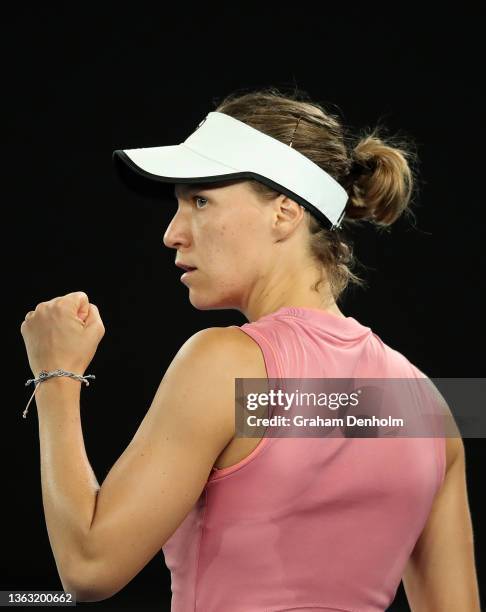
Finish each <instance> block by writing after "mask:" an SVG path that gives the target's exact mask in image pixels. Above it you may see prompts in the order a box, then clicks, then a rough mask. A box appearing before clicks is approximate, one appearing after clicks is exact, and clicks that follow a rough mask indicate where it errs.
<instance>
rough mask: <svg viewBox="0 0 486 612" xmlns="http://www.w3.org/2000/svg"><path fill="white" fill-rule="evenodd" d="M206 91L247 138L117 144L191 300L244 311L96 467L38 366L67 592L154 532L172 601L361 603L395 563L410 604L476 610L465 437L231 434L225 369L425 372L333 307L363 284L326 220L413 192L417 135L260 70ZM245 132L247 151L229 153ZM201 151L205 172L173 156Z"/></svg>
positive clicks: (146, 547)
mask: <svg viewBox="0 0 486 612" xmlns="http://www.w3.org/2000/svg"><path fill="white" fill-rule="evenodd" d="M215 113H221V114H223V115H224V116H225V117H224V118H223V117H222V116H219V117H216V118H215V117H214V116H213V119H214V120H216V119H218V120H219V119H221V120H222V121H226V122H227V123H226V124H225V125H227V126H230V129H233V128H234V129H235V130H236V131H235V134H236V133H238V135H239V134H240V132H237V130H239V129H240V128H241V129H243V130H244V129H245V128H244V127H242V124H244V125H246V126H250V127H251V128H253V132H251V133H250V131H248V135H249V138H250V140H249V141H248V142H246V141H245V135H246V132H245V134H244V135H243V136H242V138H241V140H240V141H238V142H235V141H232V140H231V138H230V137H229V136H228V139H227V141H226V140H224V138H223V136H224V134H223V133H222V132H220V133H217V126H216V124H215V123H214V124H211V125H212V127H211V129H214V130H215V131H214V132H213V133H211V134H212V135H213V136H214V138H215V139H216V140H217V139H218V138H220V140H218V146H219V149H218V150H215V152H214V156H213V157H211V155H212V153H211V151H209V149H208V150H206V153H207V155H204V154H202V153H201V150H200V149H199V150H198V148H197V147H198V145H199V144H201V143H203V140H204V134H206V135H208V134H210V132H208V131H207V130H206V132H204V130H203V129H202V128H201V125H202V124H203V123H204V121H203V122H201V124H200V125H199V126H198V128H199V131H198V130H196V132H195V133H194V134H193V135H192V136H191V138H192V140H189V139H188V140H187V141H186V143H185V145H184V146H185V147H186V148H185V149H182V148H181V146H182V145H179V146H178V147H177V151H175V148H176V147H172V148H171V147H161V148H158V149H159V150H157V151H156V150H155V149H154V150H153V151H151V150H149V149H139V150H132V151H133V154H132V156H131V157H130V156H129V155H128V153H130V152H125V154H126V155H123V154H121V153H120V152H118V155H117V158H118V162H119V164H120V165H119V169H120V171H122V168H125V170H127V172H126V173H125V174H124V175H122V176H123V178H124V180H126V181H127V184H128V183H130V181H131V185H132V186H135V187H136V188H137V189H152V188H154V187H157V188H161V187H163V183H165V184H166V185H171V187H172V188H173V189H174V195H175V197H176V198H177V202H178V208H177V211H176V214H175V215H174V217H173V219H172V221H171V223H170V224H169V226H168V228H167V230H166V232H165V235H164V244H165V245H166V246H167V247H168V248H171V249H174V251H175V264H176V265H178V266H180V267H182V268H186V269H190V270H191V271H188V272H186V273H185V274H184V275H183V277H182V279H181V280H182V282H183V283H184V284H185V285H186V286H187V288H188V292H189V300H190V302H191V304H192V305H193V306H194V307H195V308H197V309H200V310H209V309H223V308H224V309H228V308H229V309H236V310H239V311H240V312H242V313H243V314H244V315H245V317H246V318H247V319H248V323H246V324H244V325H242V326H240V327H238V326H231V327H228V328H210V329H205V330H202V331H200V332H198V333H196V334H195V335H194V336H192V337H191V338H189V340H188V341H187V342H186V343H185V344H184V345H183V346H182V348H181V349H180V351H179V352H178V354H177V355H176V357H175V358H174V360H173V362H172V363H171V364H170V367H169V368H168V370H167V372H166V373H165V375H164V377H163V379H162V381H161V383H160V386H159V388H158V390H157V393H156V395H155V397H154V400H153V402H152V405H151V406H150V409H149V410H148V412H147V414H146V416H145V418H144V419H143V421H142V423H141V425H140V427H139V429H138V431H137V432H136V434H135V436H134V438H133V439H132V441H131V443H130V444H129V446H128V448H127V449H126V450H125V452H124V453H123V454H122V456H121V457H120V458H119V459H118V461H117V462H116V463H115V465H114V466H113V468H112V469H111V471H110V472H109V474H108V476H107V477H106V479H105V480H104V482H103V483H102V486H101V487H100V485H98V483H97V482H96V478H95V477H94V475H93V473H92V470H91V468H90V466H89V463H88V460H87V458H86V455H85V452H84V445H83V442H82V435H81V433H80V424H79V420H78V419H73V418H72V415H71V418H65V417H64V416H63V411H62V410H57V411H56V410H54V409H51V406H52V404H53V403H56V402H57V403H59V402H64V403H65V404H69V402H71V403H73V402H74V400H73V399H72V394H73V393H76V392H78V393H79V390H78V388H79V386H80V385H78V381H75V380H73V379H69V378H55V379H51V380H49V381H45V382H44V383H42V384H41V385H39V389H38V392H37V394H36V403H37V407H38V414H39V423H40V432H41V434H40V438H41V457H42V460H43V471H42V479H43V480H42V486H43V498H44V506H45V511H46V521H47V525H48V529H49V535H50V539H51V545H52V547H53V551H54V554H55V557H56V562H57V565H58V569H59V573H60V577H61V580H62V583H63V586H64V587H65V589H70V590H74V591H76V593H77V596H78V599H79V600H82V601H96V600H100V599H105V598H108V597H110V596H112V595H113V594H115V593H116V592H118V591H119V590H120V589H122V588H123V586H125V585H126V584H127V583H128V582H129V581H130V580H131V579H132V578H133V577H134V576H135V575H136V574H137V573H138V572H139V571H140V570H141V569H142V568H143V567H144V566H145V565H146V564H147V562H148V561H149V560H150V559H151V558H152V557H153V556H154V555H155V554H156V552H157V551H158V550H159V549H160V548H161V547H162V549H163V551H164V555H165V559H166V563H167V565H168V567H169V568H170V570H171V574H172V594H173V596H172V610H174V611H177V612H187V611H189V610H191V611H192V610H198V611H199V610H201V611H203V612H223V611H224V612H260V611H261V612H263V611H265V612H277V611H279V612H280V611H282V612H283V611H284V610H300V611H301V612H303V611H305V610H327V611H332V610H339V611H341V612H346V611H354V612H356V611H358V610H359V611H360V612H362V611H363V612H365V611H366V612H368V611H370V612H371V611H373V612H377V611H383V610H385V609H386V608H387V607H388V606H389V605H390V603H391V602H392V601H393V598H394V596H395V593H396V590H397V588H398V586H399V583H400V580H401V579H402V578H403V582H404V586H405V590H406V593H407V597H408V600H409V603H410V606H411V608H412V609H414V610H415V609H416V610H422V609H424V610H425V609H426V610H434V611H436V610H437V611H439V610H440V611H441V612H445V611H447V610H451V611H452V610H454V611H457V610H461V611H471V612H472V611H473V610H474V611H476V610H479V598H478V590H477V582H476V576H475V567H474V553H473V536H472V526H471V519H470V514H469V508H468V501H467V492H466V482H465V467H464V461H465V458H464V446H463V443H462V440H461V439H460V437H449V438H443V437H431V438H420V437H415V438H400V437H398V438H393V439H388V440H384V439H377V438H368V439H367V438H365V437H362V438H360V437H355V438H351V437H346V438H344V437H341V438H325V437H324V438H323V437H312V438H304V437H300V438H293V439H289V438H285V437H281V438H279V437H270V436H265V437H262V436H261V435H260V436H259V437H258V436H255V437H246V438H242V437H238V436H237V435H236V428H235V412H234V405H235V402H234V400H235V379H245V380H246V379H260V380H264V381H266V380H267V379H268V380H272V379H279V380H281V379H286V378H298V379H304V378H309V379H310V378H318V379H333V378H334V379H337V378H350V379H351V378H365V377H370V378H380V377H383V378H388V377H391V378H411V379H420V378H422V377H424V376H425V375H424V374H423V373H421V372H420V370H418V368H416V367H415V366H414V365H413V364H411V363H410V362H409V361H408V360H407V359H406V358H405V357H404V356H403V355H401V354H400V353H398V352H397V351H395V350H393V349H392V348H390V347H388V346H387V345H386V344H385V343H383V342H382V341H381V339H380V338H379V337H378V336H377V335H376V334H374V333H373V332H372V331H371V330H370V328H368V327H366V326H364V325H362V324H361V323H359V322H358V321H357V320H356V319H354V318H352V317H347V316H345V315H344V314H343V313H342V311H341V310H340V308H339V307H338V300H339V298H340V296H341V295H342V292H343V291H344V290H345V288H346V287H347V286H348V284H349V283H355V284H363V281H362V280H361V279H360V278H359V277H358V276H357V275H355V274H354V273H353V272H352V267H353V264H354V259H353V255H352V250H351V246H350V245H349V244H348V243H347V240H346V238H345V237H344V235H342V233H341V231H340V229H341V224H342V225H344V226H351V225H357V224H358V223H359V221H360V220H368V221H371V222H373V223H374V224H375V225H376V226H377V227H379V228H385V227H388V226H389V225H391V224H392V223H393V222H394V221H395V220H396V219H398V218H399V217H400V216H401V215H402V213H407V214H409V212H410V203H411V195H412V191H413V187H414V173H413V170H412V168H411V164H412V162H413V161H414V157H413V155H412V154H411V153H410V152H409V151H407V148H406V147H405V146H403V145H398V144H396V143H393V141H392V140H391V139H388V140H387V139H386V138H383V137H380V135H379V133H378V130H375V131H373V132H372V133H371V134H368V135H365V136H363V137H361V138H359V139H358V141H357V142H354V141H353V139H352V138H351V136H350V135H349V134H348V133H347V132H346V130H345V129H344V127H343V125H342V124H341V123H340V122H339V120H338V119H337V117H335V116H334V115H332V114H331V113H329V112H328V111H326V110H325V109H324V108H323V107H322V106H321V105H319V104H317V103H312V102H310V101H309V100H306V99H299V98H298V96H297V95H294V96H285V95H283V94H281V93H280V92H278V91H277V90H275V89H273V88H269V89H265V90H262V91H257V92H250V93H246V94H242V95H236V94H235V95H230V96H228V97H227V98H226V99H225V100H223V102H222V103H221V104H220V105H219V106H218V108H217V109H216V111H215ZM227 117H232V118H233V119H235V120H237V122H240V123H238V124H237V123H236V122H234V123H233V124H231V121H229V122H228V119H227ZM230 124H231V125H230ZM221 125H222V124H221ZM204 129H206V128H204ZM255 131H257V132H258V134H259V135H257V134H255ZM241 133H243V132H241ZM262 134H264V135H266V136H265V138H267V137H270V139H267V140H262V136H261V135H262ZM252 138H255V139H257V138H260V139H261V140H259V141H257V140H254V141H253V140H251V139H252ZM198 139H199V140H198ZM214 142H215V140H212V139H211V138H209V139H207V140H206V141H205V146H208V147H211V146H212V144H214ZM256 142H258V143H259V144H261V146H262V148H261V149H260V147H259V146H254V147H253V149H252V148H251V146H252V143H256ZM245 146H248V147H249V148H248V149H246V155H247V157H246V158H244V157H240V158H237V157H231V156H232V155H233V154H235V155H237V154H238V152H240V153H241V151H243V150H245ZM266 146H268V147H273V149H270V148H269V149H268V151H270V150H271V151H273V152H274V153H275V155H276V156H277V157H278V156H279V155H282V159H284V158H285V162H286V163H288V165H287V167H286V168H285V172H283V170H282V167H281V165H280V164H279V163H276V162H275V159H273V158H272V159H269V157H272V156H268V155H267V156H265V155H263V154H262V151H265V150H266V149H265V147H266ZM162 149H164V151H161V150H162ZM290 149H292V152H291V153H288V151H290ZM137 151H138V154H139V157H137V153H136V152H137ZM147 152H148V153H150V155H149V156H145V157H144V155H145V154H146V153H147ZM161 152H162V153H164V154H167V155H168V156H167V158H160V154H161ZM249 152H250V153H251V152H252V153H253V154H254V156H255V160H256V161H255V167H253V168H252V170H251V171H250V170H249V167H244V166H243V162H245V161H247V160H248V159H249V157H248V155H250V153H249ZM155 154H157V155H159V157H157V156H156V155H155ZM169 154H170V155H171V156H172V159H173V160H174V159H175V161H178V162H180V160H178V159H176V158H177V155H179V154H181V155H183V156H184V163H187V164H188V166H187V168H185V171H186V174H184V173H181V174H180V175H176V174H175V172H176V170H174V169H172V172H171V171H170V170H169V169H168V168H165V167H164V164H163V163H162V162H161V161H160V160H161V159H162V161H163V162H164V163H165V162H166V163H167V164H169V163H170V159H171V158H170V157H169ZM218 155H220V157H219V158H218ZM289 155H290V156H294V157H292V158H290V157H288V156H289ZM191 156H192V157H191ZM286 156H287V157H286ZM192 158H194V159H192ZM287 158H288V160H287ZM215 159H218V163H219V164H220V165H221V166H222V167H223V166H224V167H226V171H225V172H224V173H221V174H220V175H218V172H217V171H215V170H214V171H213V170H207V172H203V171H201V172H200V173H198V172H197V171H196V170H195V169H194V168H193V172H192V173H191V172H189V170H188V167H189V164H190V163H193V162H194V163H195V164H196V166H197V164H200V165H203V164H204V163H206V161H207V162H208V164H209V166H211V163H212V162H214V160H215ZM157 160H158V161H157ZM242 160H243V161H242ZM309 160H310V161H311V162H312V167H311V165H310V164H309ZM156 162H157V163H159V164H161V165H160V167H161V171H160V172H159V170H158V169H159V166H157V165H153V164H154V163H156ZM292 162H295V163H296V164H298V163H302V164H303V165H302V172H304V173H305V172H307V171H308V172H309V173H311V172H316V169H315V167H317V168H318V170H317V171H318V172H319V173H320V174H319V176H317V175H316V185H317V184H319V186H318V187H316V192H315V193H316V194H318V193H321V194H324V195H326V197H327V196H328V195H329V194H331V193H332V194H334V195H333V196H332V197H331V198H330V199H329V201H327V200H325V198H324V199H323V200H319V198H318V197H317V196H316V197H315V198H314V199H313V194H311V193H310V192H311V188H310V187H309V190H306V189H307V184H306V183H305V182H304V183H303V182H299V181H301V177H302V174H301V173H300V171H299V172H294V174H295V176H294V175H293V174H292V173H293V171H294V169H295V167H294V165H293V163H292ZM248 163H249V162H248ZM151 164H152V165H151ZM238 164H239V165H238ZM305 164H307V166H305ZM196 166H195V167H196ZM174 168H176V164H175V165H174ZM255 168H257V170H258V169H259V168H261V169H262V170H261V173H259V172H258V171H256V170H255ZM134 170H135V172H133V171H134ZM273 171H274V172H275V173H276V174H275V175H272V172H273ZM279 172H280V174H279ZM284 174H287V175H288V176H284ZM201 176H202V177H203V178H205V179H209V180H204V181H202V183H203V184H200V183H201V181H200V180H197V179H198V177H201ZM221 176H223V178H225V180H220V179H221ZM309 176H310V174H309ZM313 176H314V175H313ZM329 177H331V178H329ZM324 179H325V180H326V181H327V183H326V182H325V180H324ZM160 181H162V183H161V182H160ZM319 181H321V182H320V183H319ZM314 186H315V185H312V187H314ZM319 189H322V191H319ZM333 189H334V191H333ZM343 191H344V193H345V199H344V200H342V199H341V200H340V199H339V197H340V194H341V193H342V192H343ZM160 193H162V192H160ZM333 197H334V200H333V199H332V198H333ZM343 215H344V217H343ZM76 299H80V301H79V302H76V303H74V301H73V302H69V303H68V302H67V301H66V300H67V298H66V297H65V298H56V300H64V302H62V304H64V305H65V308H66V311H67V308H68V305H69V304H71V306H70V307H71V308H78V305H79V308H81V309H82V308H83V307H84V309H85V316H86V313H87V312H88V311H89V313H90V314H89V316H88V319H87V320H86V323H87V327H88V329H89V328H90V325H94V326H96V325H98V328H99V326H100V325H102V324H101V323H100V319H99V315H98V313H97V309H96V308H95V307H94V309H88V308H87V306H88V302H87V296H85V294H81V298H79V295H78V297H77V298H76ZM48 304H49V303H48ZM57 304H58V305H59V304H60V302H57ZM90 306H93V305H90ZM38 308H39V307H38ZM58 310H61V308H59V309H58ZM44 311H45V313H47V312H48V307H47V306H45V308H44V310H43V311H42V312H44ZM45 313H44V314H45ZM78 313H79V311H78ZM40 314H41V311H39V316H40ZM36 316H37V310H36V314H34V316H33V317H32V318H31V319H29V322H28V324H27V325H31V324H32V326H34V324H35V321H34V320H33V319H35V317H36ZM45 316H46V317H47V314H45ZM25 331H26V332H27V328H26V330H25ZM98 341H99V340H98ZM93 354H94V353H93ZM85 361H87V363H89V360H85ZM49 363H54V360H51V361H49ZM56 363H59V361H57V362H56ZM70 363H77V364H78V365H79V368H78V370H79V369H80V370H82V372H83V371H84V368H85V367H86V366H87V363H85V362H83V363H82V364H81V361H79V360H78V362H76V361H71V362H70ZM32 365H33V364H32V362H31V366H32ZM41 365H42V364H41V363H40V360H39V361H37V362H36V363H35V364H34V366H33V371H34V373H37V372H38V370H39V368H40V367H41ZM73 367H74V366H73ZM73 389H75V391H74V390H73ZM59 398H61V399H59ZM67 412H69V409H68V411H67ZM64 414H65V413H64ZM60 431H62V437H61V434H60V433H59V432H60ZM56 432H57V433H56ZM56 436H57V437H56ZM73 448H74V449H76V452H74V453H73ZM47 456H49V461H48V460H47ZM60 500H62V503H60Z"/></svg>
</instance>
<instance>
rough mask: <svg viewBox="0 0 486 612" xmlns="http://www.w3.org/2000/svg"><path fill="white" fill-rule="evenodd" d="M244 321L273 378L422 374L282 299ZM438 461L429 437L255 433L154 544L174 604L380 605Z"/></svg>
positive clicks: (345, 321) (215, 611) (224, 609)
mask: <svg viewBox="0 0 486 612" xmlns="http://www.w3.org/2000/svg"><path fill="white" fill-rule="evenodd" d="M232 327H236V326H232ZM240 329H241V330H243V331H244V332H245V333H246V334H248V335H249V336H250V337H251V338H253V339H254V340H255V341H256V342H257V343H258V345H259V346H260V349H261V351H262V353H263V356H264V359H265V364H266V369H267V374H268V377H269V378H321V377H330V378H331V377H336V378H338V377H341V378H346V377H355V378H359V377H361V378H365V377H369V378H373V377H374V378H412V377H418V378H423V377H425V374H423V373H422V372H420V370H418V369H417V368H416V367H415V366H413V365H412V364H411V363H410V362H409V361H408V360H407V359H406V358H405V357H404V356H403V355H402V354H401V353H399V352H398V351H396V350H394V349H392V348H390V347H389V346H387V345H386V344H384V343H383V342H382V341H381V340H380V338H379V337H378V336H377V335H376V334H374V333H373V332H372V331H371V329H370V328H369V327H365V326H364V325H362V324H360V323H359V322H358V321H357V320H356V319H354V318H352V317H346V318H341V317H338V316H337V315H334V314H332V313H328V312H324V311H321V310H317V309H312V308H303V307H284V308H280V309H279V310H277V311H276V312H274V313H271V314H269V315H266V316H264V317H262V318H260V319H259V320H258V321H254V322H252V323H246V324H244V325H242V326H241V327H240ZM445 464H446V460H445V439H444V438H438V437H436V438H432V437H428V438H418V437H414V438H412V437H409V438H388V439H387V438H337V437H336V438H275V437H273V438H272V437H264V438H262V440H261V441H260V443H259V444H258V446H257V447H256V448H255V449H254V450H253V452H252V453H251V454H250V455H249V456H247V457H246V458H245V459H243V460H242V461H240V462H239V463H237V464H236V465H232V466H230V467H227V468H223V469H213V471H212V473H211V475H210V477H209V479H208V482H207V484H206V486H205V488H204V490H203V492H202V494H201V496H200V498H199V500H198V501H197V503H196V504H195V506H194V507H193V509H192V510H191V511H190V513H189V514H188V515H187V516H186V518H185V519H184V521H183V522H182V523H181V525H180V526H179V527H178V529H177V530H176V531H175V532H174V534H173V535H172V536H171V537H170V538H169V540H167V542H166V543H165V545H164V546H163V549H162V550H163V552H164V556H165V562H166V565H167V567H168V568H169V569H170V572H171V588H172V607H171V610H172V612H283V611H290V610H297V611H299V612H307V611H308V612H311V611H312V612H316V610H325V611H327V612H383V611H384V610H386V609H387V607H389V605H390V604H391V602H392V601H393V599H394V597H395V594H396V591H397V588H398V586H399V584H400V580H401V577H402V574H403V572H404V569H405V565H406V563H407V560H408V558H409V556H410V553H411V552H412V549H413V547H414V544H415V542H416V541H417V539H418V537H419V535H420V533H421V531H422V529H423V527H424V525H425V522H426V520H427V517H428V515H429V513H430V510H431V506H432V502H433V499H434V496H435V494H436V492H437V491H438V489H439V487H440V486H441V484H442V482H443V479H444V476H445Z"/></svg>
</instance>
